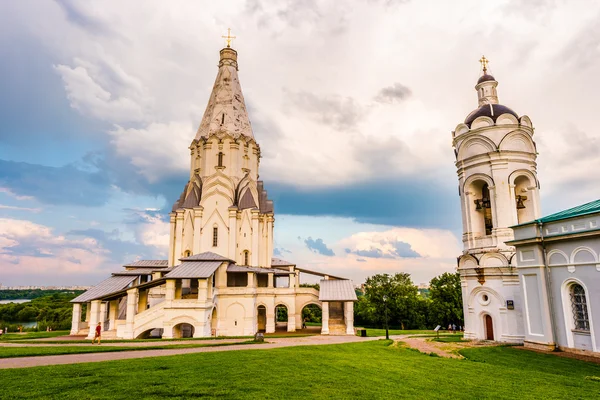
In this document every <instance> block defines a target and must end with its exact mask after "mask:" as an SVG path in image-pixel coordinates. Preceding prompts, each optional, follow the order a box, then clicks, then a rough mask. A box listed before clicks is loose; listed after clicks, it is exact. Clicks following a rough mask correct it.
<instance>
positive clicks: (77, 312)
mask: <svg viewBox="0 0 600 400" xmlns="http://www.w3.org/2000/svg"><path fill="white" fill-rule="evenodd" d="M80 321H81V304H80V303H73V317H72V318H71V335H77V333H78V332H79V322H80Z"/></svg>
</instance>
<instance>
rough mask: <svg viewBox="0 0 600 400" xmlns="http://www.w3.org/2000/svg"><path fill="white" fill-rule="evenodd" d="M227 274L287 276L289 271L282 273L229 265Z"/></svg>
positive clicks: (278, 270)
mask: <svg viewBox="0 0 600 400" xmlns="http://www.w3.org/2000/svg"><path fill="white" fill-rule="evenodd" d="M227 272H254V273H256V274H274V275H289V274H290V271H284V270H282V269H277V268H259V267H247V266H245V265H230V266H228V267H227Z"/></svg>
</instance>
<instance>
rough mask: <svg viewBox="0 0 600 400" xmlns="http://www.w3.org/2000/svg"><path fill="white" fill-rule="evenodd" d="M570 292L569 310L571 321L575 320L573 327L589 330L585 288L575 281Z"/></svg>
mask: <svg viewBox="0 0 600 400" xmlns="http://www.w3.org/2000/svg"><path fill="white" fill-rule="evenodd" d="M570 294H571V310H572V311H573V322H575V329H577V330H579V331H587V332H589V330H590V319H589V316H588V308H587V300H586V298H585V289H584V288H583V286H581V285H579V284H577V283H576V284H573V285H571V290H570Z"/></svg>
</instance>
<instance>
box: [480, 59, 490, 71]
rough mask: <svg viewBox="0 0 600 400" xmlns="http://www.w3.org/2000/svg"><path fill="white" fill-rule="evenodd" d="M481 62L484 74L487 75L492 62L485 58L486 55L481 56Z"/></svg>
mask: <svg viewBox="0 0 600 400" xmlns="http://www.w3.org/2000/svg"><path fill="white" fill-rule="evenodd" d="M479 62H480V63H481V67H482V68H483V74H484V75H486V74H487V66H488V63H489V62H490V60H488V59H487V58H485V56H481V59H480V60H479Z"/></svg>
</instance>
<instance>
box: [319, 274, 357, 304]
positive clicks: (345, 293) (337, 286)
mask: <svg viewBox="0 0 600 400" xmlns="http://www.w3.org/2000/svg"><path fill="white" fill-rule="evenodd" d="M319 286H320V290H319V300H320V301H357V300H358V299H357V298H356V292H355V291H354V286H352V281H350V280H348V279H321V282H320V283H319Z"/></svg>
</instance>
